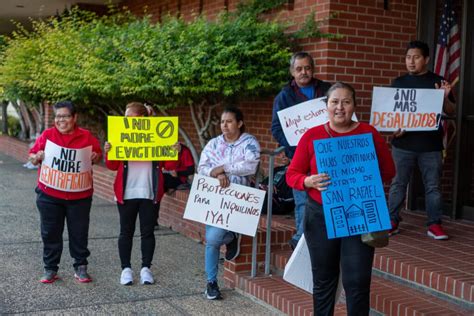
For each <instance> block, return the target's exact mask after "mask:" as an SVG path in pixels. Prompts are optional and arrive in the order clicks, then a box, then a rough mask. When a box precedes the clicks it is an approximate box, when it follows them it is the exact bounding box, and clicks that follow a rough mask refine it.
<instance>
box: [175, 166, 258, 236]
mask: <svg viewBox="0 0 474 316" xmlns="http://www.w3.org/2000/svg"><path fill="white" fill-rule="evenodd" d="M264 198H265V191H262V190H258V189H255V188H252V187H247V186H244V185H240V184H235V183H232V184H231V185H230V186H229V187H227V188H222V187H221V186H220V185H219V180H217V179H215V178H210V177H206V176H203V175H198V174H196V175H195V176H194V180H193V184H192V186H191V191H190V192H189V198H188V202H187V204H186V209H185V210H184V216H183V218H185V219H190V220H193V221H196V222H199V223H203V224H206V225H211V226H215V227H219V228H222V229H225V230H230V231H233V232H236V233H241V234H244V235H248V236H252V237H253V236H255V234H256V233H257V226H258V222H259V220H260V214H261V210H262V205H263V199H264Z"/></svg>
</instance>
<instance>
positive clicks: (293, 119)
mask: <svg viewBox="0 0 474 316" xmlns="http://www.w3.org/2000/svg"><path fill="white" fill-rule="evenodd" d="M325 100H326V97H322V98H318V99H313V100H309V101H306V102H302V103H299V104H296V105H293V106H290V107H288V108H286V109H283V110H281V111H278V112H277V115H278V119H279V120H280V124H281V127H282V129H283V133H284V134H285V137H286V140H287V141H288V144H290V146H296V145H298V142H299V141H300V138H301V137H302V136H303V134H304V133H305V132H306V131H307V130H308V129H310V128H312V127H315V126H318V125H321V124H324V123H326V122H327V121H328V111H327V107H326V101H325ZM352 119H353V120H354V121H357V117H356V115H355V113H354V115H353V116H352Z"/></svg>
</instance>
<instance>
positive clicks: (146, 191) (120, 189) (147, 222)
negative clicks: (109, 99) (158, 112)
mask: <svg viewBox="0 0 474 316" xmlns="http://www.w3.org/2000/svg"><path fill="white" fill-rule="evenodd" d="M148 113H149V112H148V111H147V108H146V107H145V106H144V105H143V104H142V103H139V102H132V103H129V104H127V107H126V110H125V116H127V117H143V116H148ZM112 146H113V144H110V143H105V145H104V151H105V152H107V153H108V152H109V151H110V150H111V148H112ZM105 164H106V166H107V168H109V169H110V170H116V171H117V175H116V177H115V182H114V192H115V199H116V201H117V207H118V211H119V216H120V235H119V239H118V249H119V256H120V262H121V266H122V273H121V275H120V284H122V285H132V284H133V270H132V264H131V261H130V260H131V253H132V246H133V235H134V233H135V223H136V221H137V216H139V218H140V234H141V252H142V264H141V270H140V284H153V283H154V282H155V280H154V278H153V273H152V272H151V270H150V267H151V265H152V261H153V255H154V253H155V243H156V242H155V232H154V227H155V223H156V221H157V218H158V210H159V208H160V200H161V198H162V196H163V193H164V189H163V183H164V181H163V174H162V172H161V168H162V167H163V164H162V163H161V162H157V161H116V160H114V161H112V160H109V159H108V155H107V156H106V162H105Z"/></svg>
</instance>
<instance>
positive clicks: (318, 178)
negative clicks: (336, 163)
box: [304, 173, 331, 191]
mask: <svg viewBox="0 0 474 316" xmlns="http://www.w3.org/2000/svg"><path fill="white" fill-rule="evenodd" d="M329 184H331V181H330V178H329V175H327V174H326V173H318V174H313V175H310V176H307V177H306V178H305V179H304V186H305V187H306V188H313V189H316V190H319V191H325V190H327V188H328V185H329Z"/></svg>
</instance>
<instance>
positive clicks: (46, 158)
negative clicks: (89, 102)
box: [29, 101, 102, 283]
mask: <svg viewBox="0 0 474 316" xmlns="http://www.w3.org/2000/svg"><path fill="white" fill-rule="evenodd" d="M53 109H54V126H53V127H51V128H48V129H46V130H45V131H44V132H43V133H42V134H41V135H40V136H39V137H38V138H37V139H36V141H35V144H34V145H33V147H32V148H31V149H30V152H29V160H30V161H31V163H33V164H34V165H38V164H41V167H40V168H39V170H38V185H37V187H36V190H35V191H36V193H37V197H36V205H37V207H38V210H39V213H40V221H41V238H42V240H43V262H44V274H43V276H42V277H41V279H40V282H41V283H53V282H54V281H56V280H57V279H58V274H57V273H58V269H59V262H60V261H61V254H62V251H63V232H64V222H66V224H67V230H68V236H69V253H70V254H71V257H72V258H73V259H74V263H73V266H74V277H75V278H76V279H77V280H78V281H79V282H90V281H92V278H91V277H90V275H89V274H88V273H87V264H88V261H87V258H88V257H89V255H90V252H89V249H88V248H87V244H88V236H89V220H90V211H91V203H92V194H93V192H94V189H93V185H92V170H91V169H90V163H97V162H98V161H100V158H101V156H102V150H101V149H100V144H99V141H98V140H97V139H96V138H95V137H94V136H93V135H92V133H91V132H89V131H88V130H86V129H83V128H80V127H79V126H78V125H77V118H78V114H77V113H76V107H75V105H74V104H73V103H72V102H70V101H62V102H58V103H56V104H55V105H54V106H53ZM89 147H90V148H91V157H90V161H88V160H89V157H82V158H79V156H81V154H80V152H84V151H86V153H87V154H88V148H89ZM57 150H60V152H61V154H60V155H58V152H57ZM66 153H69V154H66ZM85 165H88V167H87V168H86V167H85ZM79 175H81V176H80V177H84V179H90V181H89V180H87V181H84V182H82V183H87V185H86V186H83V187H81V185H77V184H79V181H73V179H78V178H79V177H78V176H79ZM66 178H67V179H69V180H70V181H61V179H66ZM73 183H75V184H76V185H73ZM63 184H66V185H63Z"/></svg>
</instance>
